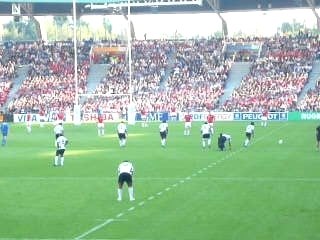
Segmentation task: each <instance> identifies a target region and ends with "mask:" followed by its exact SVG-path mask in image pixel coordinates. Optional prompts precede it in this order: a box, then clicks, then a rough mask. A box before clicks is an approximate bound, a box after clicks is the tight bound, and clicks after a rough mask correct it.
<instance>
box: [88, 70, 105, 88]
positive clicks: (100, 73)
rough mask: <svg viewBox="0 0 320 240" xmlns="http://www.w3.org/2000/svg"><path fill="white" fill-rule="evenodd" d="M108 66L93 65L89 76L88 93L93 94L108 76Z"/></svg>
mask: <svg viewBox="0 0 320 240" xmlns="http://www.w3.org/2000/svg"><path fill="white" fill-rule="evenodd" d="M107 69H108V64H91V66H90V70H89V75H88V79H87V80H88V86H87V87H88V88H87V89H88V93H93V92H94V90H95V89H96V87H97V85H98V84H99V83H100V80H101V79H102V78H103V77H105V76H106V72H107Z"/></svg>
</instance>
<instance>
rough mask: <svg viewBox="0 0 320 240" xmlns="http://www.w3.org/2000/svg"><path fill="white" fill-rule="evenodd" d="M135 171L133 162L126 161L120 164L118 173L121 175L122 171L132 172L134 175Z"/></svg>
mask: <svg viewBox="0 0 320 240" xmlns="http://www.w3.org/2000/svg"><path fill="white" fill-rule="evenodd" d="M133 172H134V168H133V165H132V163H131V162H128V161H124V162H122V163H120V164H119V167H118V175H120V174H121V173H130V174H131V175H133Z"/></svg>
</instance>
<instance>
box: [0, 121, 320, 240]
mask: <svg viewBox="0 0 320 240" xmlns="http://www.w3.org/2000/svg"><path fill="white" fill-rule="evenodd" d="M200 124H201V123H195V122H194V123H193V126H192V133H191V136H189V137H186V136H183V123H169V129H170V130H169V137H168V145H167V147H166V148H161V146H160V137H159V133H158V123H154V124H151V125H150V126H149V127H148V128H142V127H141V126H140V124H136V125H135V126H129V136H128V143H127V147H126V148H122V149H120V148H119V145H118V140H117V136H116V134H115V124H111V123H110V124H106V135H105V136H104V137H98V136H97V132H96V128H95V125H94V124H91V125H81V126H73V125H65V133H66V134H65V135H66V137H67V138H68V139H69V141H70V144H69V145H68V149H67V150H66V153H65V166H64V167H53V166H52V165H53V158H54V154H55V147H54V134H53V126H52V125H47V126H45V127H44V128H40V127H39V126H33V129H32V133H31V134H29V135H28V134H27V133H26V129H25V126H24V125H12V124H11V129H10V134H9V138H8V144H7V146H5V147H1V148H0V239H1V240H2V239H9V240H10V239H124V240H129V239H130V240H138V239H139V240H177V239H178V240H180V239H181V240H212V239H217V240H224V239H225V240H250V239H252V240H257V239H259V240H271V239H274V240H284V239H288V240H316V239H320V152H317V151H316V147H315V127H316V125H317V124H318V122H300V123H295V122H273V123H270V124H269V126H268V127H267V128H263V127H260V126H259V123H258V122H257V124H256V131H255V133H256V136H255V138H254V140H253V142H252V145H251V146H249V147H248V148H244V147H242V144H243V141H244V129H245V126H246V124H247V122H218V123H217V124H216V130H217V133H219V132H221V131H223V132H226V133H229V134H231V135H232V144H233V149H232V150H231V151H225V152H220V151H217V146H216V145H217V144H216V142H217V134H216V135H215V136H214V140H213V148H212V149H210V150H208V149H206V150H203V149H202V147H201V138H200V132H199V131H200ZM280 138H282V139H283V140H284V143H283V144H281V145H279V144H278V139H280ZM125 159H128V160H131V161H132V162H133V163H134V166H135V169H136V173H135V177H134V187H135V189H134V190H135V198H136V201H134V202H130V201H129V200H128V193H127V189H126V188H125V189H124V199H123V201H122V202H118V201H117V200H116V199H117V192H116V189H117V166H118V164H119V163H120V162H121V161H122V160H125Z"/></svg>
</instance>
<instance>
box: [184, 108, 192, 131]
mask: <svg viewBox="0 0 320 240" xmlns="http://www.w3.org/2000/svg"><path fill="white" fill-rule="evenodd" d="M191 122H192V115H191V114H190V113H189V112H187V114H186V115H184V135H185V136H189V135H190V132H191Z"/></svg>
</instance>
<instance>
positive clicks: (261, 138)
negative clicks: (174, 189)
mask: <svg viewBox="0 0 320 240" xmlns="http://www.w3.org/2000/svg"><path fill="white" fill-rule="evenodd" d="M287 125H288V124H285V125H282V126H281V127H280V128H277V129H276V130H273V131H269V132H268V134H266V135H264V136H263V137H260V138H258V139H256V141H255V142H259V141H261V140H263V139H264V138H265V137H266V136H269V135H271V134H272V133H273V132H274V131H278V130H279V129H281V128H283V127H285V126H287ZM243 150H244V149H243V148H240V149H239V150H237V151H236V152H231V153H229V154H228V155H226V156H224V157H223V158H221V159H220V160H217V161H216V162H213V163H212V164H213V165H216V164H217V163H220V162H221V161H223V160H226V159H228V158H230V157H231V156H233V155H235V154H236V153H239V152H242V151H243ZM209 166H211V164H209V165H208V166H207V167H209ZM198 173H199V174H201V173H202V170H198ZM192 176H193V177H195V176H197V173H193V174H192ZM216 179H219V178H216ZM220 179H221V178H220ZM226 179H227V178H225V180H226ZM239 179H241V178H239ZM239 179H238V180H239ZM266 179H270V178H264V180H266ZM288 179H289V178H288ZM229 180H232V178H229ZM242 180H243V178H242ZM247 181H248V180H247ZM180 183H184V180H180ZM164 190H165V191H167V192H168V191H170V190H171V188H170V187H166V188H165V189H164ZM161 194H162V192H158V193H157V195H161ZM147 199H148V200H151V199H154V196H150V197H148V198H147ZM143 205H144V202H140V203H139V206H143ZM134 209H135V207H130V208H129V209H128V211H133V210H134ZM120 214H122V213H119V214H118V215H117V218H118V216H119V215H120ZM122 215H124V214H122ZM122 215H121V216H122ZM121 216H119V217H121ZM114 221H115V220H114V219H113V218H110V219H107V220H106V221H104V222H103V223H101V224H99V225H97V226H94V227H93V228H91V229H89V230H88V231H86V232H85V233H83V234H81V235H79V236H78V237H75V238H74V239H75V240H79V239H82V238H84V237H86V236H88V235H89V234H91V233H93V232H95V231H97V230H99V229H101V228H103V227H104V226H106V225H108V224H110V223H112V222H114Z"/></svg>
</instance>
